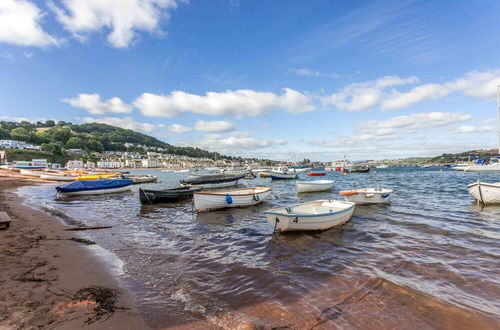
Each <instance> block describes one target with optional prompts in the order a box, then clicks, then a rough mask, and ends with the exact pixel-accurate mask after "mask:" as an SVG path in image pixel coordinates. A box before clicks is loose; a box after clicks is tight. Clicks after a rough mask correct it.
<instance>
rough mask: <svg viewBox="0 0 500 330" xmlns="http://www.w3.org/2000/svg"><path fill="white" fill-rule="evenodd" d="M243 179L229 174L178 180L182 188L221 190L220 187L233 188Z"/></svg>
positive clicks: (242, 176) (240, 176)
mask: <svg viewBox="0 0 500 330" xmlns="http://www.w3.org/2000/svg"><path fill="white" fill-rule="evenodd" d="M244 177H245V176H244V175H231V174H220V175H201V176H197V177H192V178H187V179H184V180H180V183H181V185H182V186H196V187H203V188H222V187H230V186H235V185H237V184H238V183H239V180H241V179H243V178H244Z"/></svg>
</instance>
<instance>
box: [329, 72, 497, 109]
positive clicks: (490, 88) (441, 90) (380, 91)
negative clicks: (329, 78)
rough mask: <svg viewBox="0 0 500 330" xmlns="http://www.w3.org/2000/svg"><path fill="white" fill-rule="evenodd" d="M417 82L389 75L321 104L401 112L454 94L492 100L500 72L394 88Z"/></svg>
mask: <svg viewBox="0 0 500 330" xmlns="http://www.w3.org/2000/svg"><path fill="white" fill-rule="evenodd" d="M418 82H419V80H418V78H416V77H409V78H406V79H402V78H399V77H397V76H387V77H382V78H379V79H377V80H373V81H367V82H362V83H354V84H351V85H348V86H346V87H344V88H342V89H341V90H340V91H338V92H336V93H333V94H331V95H329V96H327V97H324V98H323V99H322V101H323V104H324V105H333V106H335V107H336V108H338V109H340V110H346V111H361V110H366V109H369V108H373V107H380V108H381V109H383V110H395V109H402V108H406V107H409V106H412V105H414V104H416V103H419V102H422V101H426V100H434V99H440V98H443V97H445V96H447V95H449V94H451V93H454V92H461V93H463V94H464V95H466V96H471V97H477V98H483V99H492V98H494V97H495V96H496V93H497V87H496V86H498V85H500V70H492V71H485V72H478V71H471V72H469V73H467V74H465V75H464V76H463V77H460V78H457V79H455V80H453V81H450V82H446V83H442V84H435V83H427V84H422V85H419V86H416V87H414V88H412V89H410V90H409V91H398V90H397V89H396V88H395V86H402V85H407V84H414V83H418ZM389 87H392V88H391V89H389Z"/></svg>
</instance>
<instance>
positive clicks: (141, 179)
mask: <svg viewBox="0 0 500 330" xmlns="http://www.w3.org/2000/svg"><path fill="white" fill-rule="evenodd" d="M124 178H125V179H130V180H132V182H133V183H134V184H140V183H151V182H156V181H158V177H157V176H155V175H149V174H147V175H124Z"/></svg>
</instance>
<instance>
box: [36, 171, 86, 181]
mask: <svg viewBox="0 0 500 330" xmlns="http://www.w3.org/2000/svg"><path fill="white" fill-rule="evenodd" d="M76 178H77V177H76V176H70V175H64V174H48V173H45V174H41V175H40V179H42V180H49V181H75V180H76Z"/></svg>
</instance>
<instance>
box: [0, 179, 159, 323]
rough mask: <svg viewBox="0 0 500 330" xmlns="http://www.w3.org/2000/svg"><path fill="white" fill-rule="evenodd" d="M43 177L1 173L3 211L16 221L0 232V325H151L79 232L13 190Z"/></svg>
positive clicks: (128, 292) (0, 188) (33, 183)
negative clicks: (70, 229)
mask: <svg viewBox="0 0 500 330" xmlns="http://www.w3.org/2000/svg"><path fill="white" fill-rule="evenodd" d="M41 182H43V181H41V180H30V179H27V178H21V177H17V176H11V175H8V176H4V175H3V173H1V174H0V210H2V211H5V212H7V213H8V215H9V216H10V218H11V220H12V222H11V226H10V228H9V229H7V230H1V231H0V269H2V272H0V293H1V294H0V328H7V329H9V328H40V327H43V328H44V327H50V328H63V329H66V328H68V329H69V328H80V327H83V326H85V327H86V328H89V329H102V328H106V329H148V328H149V327H148V326H147V325H146V323H145V321H144V319H143V318H142V316H140V314H139V313H138V311H137V308H136V306H135V301H134V297H133V295H132V293H131V292H130V291H129V290H128V289H126V288H125V287H124V285H123V284H122V283H120V281H119V279H117V278H116V276H115V275H113V273H112V271H111V269H110V268H109V267H107V266H106V265H105V263H104V261H103V260H102V259H101V258H99V257H97V256H96V253H95V252H93V251H91V250H89V249H88V248H87V246H86V245H85V244H82V243H85V242H84V241H82V240H78V239H79V237H78V234H77V232H74V231H67V229H68V228H71V227H69V226H67V225H65V224H63V223H62V221H61V220H60V219H59V218H57V217H56V216H53V215H50V214H47V213H45V212H43V211H41V210H36V209H34V208H31V207H29V206H27V205H24V204H23V200H22V198H21V197H20V196H18V195H17V194H16V193H15V189H17V188H19V187H22V186H28V185H37V184H40V183H41ZM74 239H77V240H74Z"/></svg>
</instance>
